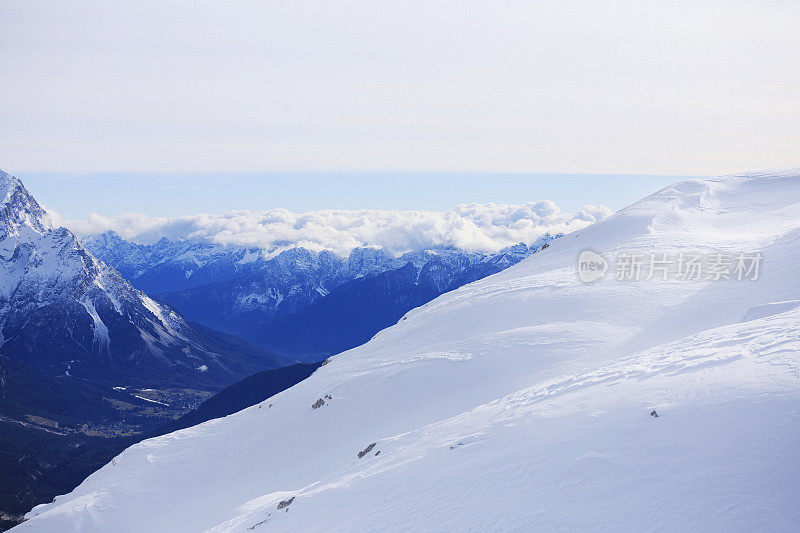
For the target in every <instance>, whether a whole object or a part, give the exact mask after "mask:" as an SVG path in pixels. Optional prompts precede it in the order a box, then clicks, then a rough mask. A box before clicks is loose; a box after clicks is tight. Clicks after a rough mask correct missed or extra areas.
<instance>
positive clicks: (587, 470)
mask: <svg viewBox="0 0 800 533" xmlns="http://www.w3.org/2000/svg"><path fill="white" fill-rule="evenodd" d="M586 249H592V250H594V251H596V252H598V253H600V254H602V255H603V256H609V255H612V254H620V253H639V252H645V253H647V252H658V253H661V252H662V251H663V252H669V253H679V252H681V251H695V252H700V253H718V252H725V253H735V252H738V251H740V250H742V251H753V250H759V251H760V252H761V254H762V255H763V258H764V261H763V265H762V269H761V272H760V275H759V277H758V279H757V280H756V281H752V280H742V281H740V280H735V279H732V280H721V281H707V280H703V281H699V282H684V281H677V280H674V279H669V280H667V281H663V280H661V279H658V278H655V279H650V280H645V279H643V280H641V281H638V282H636V281H624V282H622V281H617V280H616V279H615V278H614V277H613V276H609V277H607V278H606V279H605V280H603V281H598V282H595V283H592V284H584V283H581V282H580V281H579V280H578V277H577V274H576V260H577V258H578V255H579V254H580V253H581V252H582V251H584V250H586ZM798 261H800V172H786V173H775V174H767V173H763V174H759V175H755V174H752V175H741V176H734V177H727V178H720V179H709V180H691V181H685V182H681V183H678V184H676V185H674V186H672V187H668V188H666V189H664V190H662V191H660V192H658V193H656V194H654V195H652V196H650V197H648V198H645V199H643V200H642V201H640V202H638V203H636V204H634V205H632V206H631V207H629V208H627V209H624V210H622V211H621V212H619V213H617V214H616V215H614V216H612V217H611V218H609V219H607V220H605V221H603V222H600V223H598V224H596V225H594V226H591V227H589V228H586V229H584V230H581V231H579V232H578V233H577V234H574V235H569V236H567V237H565V238H562V239H559V240H557V241H555V242H554V243H552V244H551V246H550V247H549V248H547V249H546V250H543V251H541V252H540V253H537V254H536V255H534V256H532V257H530V258H528V259H526V260H524V261H522V262H521V263H519V264H518V265H516V266H514V267H512V268H509V269H508V270H505V271H503V272H501V273H499V274H496V275H494V276H491V277H489V278H486V279H484V280H481V281H478V282H475V283H472V284H470V285H467V286H465V287H462V288H461V289H459V290H456V291H454V292H451V293H448V294H445V295H443V296H441V297H440V298H438V299H436V300H434V301H433V302H431V303H429V304H427V305H425V306H423V307H421V308H417V309H415V310H413V311H411V312H410V313H408V314H407V315H406V316H405V317H404V318H403V319H401V320H400V321H399V322H398V324H397V325H395V326H393V327H391V328H388V329H386V330H384V331H382V332H381V333H379V334H378V335H377V336H376V337H375V338H374V339H373V340H371V341H370V342H368V343H367V344H365V345H363V346H361V347H359V348H355V349H353V350H350V351H347V352H345V353H342V354H340V355H338V356H336V357H334V358H332V359H331V360H330V362H329V363H328V364H326V365H325V366H323V367H322V368H320V369H319V370H318V371H317V372H315V374H314V375H312V376H311V377H310V378H309V379H307V380H306V381H304V382H302V383H300V384H298V385H297V386H295V387H293V388H291V389H289V390H287V391H285V392H283V393H281V394H279V395H277V396H275V397H274V398H272V399H270V400H269V401H268V402H265V403H264V404H261V405H257V406H253V407H250V408H248V409H245V410H244V411H241V412H239V413H237V414H235V415H231V416H229V417H227V418H224V419H219V420H215V421H211V422H208V423H205V424H202V425H199V426H196V427H193V428H189V429H186V430H183V431H179V432H176V433H173V434H170V435H166V436H164V437H160V438H156V439H152V440H148V441H145V442H142V443H140V444H138V445H136V446H133V447H131V448H129V449H128V450H126V451H125V452H124V453H122V454H121V455H120V456H119V457H117V458H116V459H115V460H114V461H113V462H112V463H111V464H108V465H106V466H105V467H104V468H103V469H101V470H100V471H98V472H96V473H95V474H93V475H92V476H90V477H89V478H88V479H87V480H85V481H84V483H83V484H81V485H80V486H79V487H78V488H77V489H75V491H73V492H72V493H71V494H69V495H66V496H62V497H59V498H57V500H56V501H55V502H54V503H51V504H47V505H43V506H39V507H38V508H36V509H34V510H33V511H32V512H31V513H30V514H29V518H30V520H29V521H28V522H26V523H24V524H22V525H21V526H19V530H20V531H256V532H259V531H352V530H361V531H386V530H447V531H456V530H475V531H483V530H535V529H542V530H574V529H584V530H598V529H600V530H602V529H615V530H618V529H624V530H665V529H666V530H689V529H701V530H720V531H723V530H724V531H731V530H754V529H759V530H764V529H769V530H773V531H775V530H785V531H790V530H797V529H798V528H800V509H798V507H797V505H796V502H797V501H798V500H799V499H800V483H798V481H797V480H798V479H800V426H799V425H798V422H800V420H799V419H800V414H799V411H800V308H797V307H796V306H787V305H785V302H791V301H794V300H798V299H800V276H798V274H797V272H798ZM770 304H777V305H770ZM745 317H748V320H744V318H745ZM313 406H316V408H314V407H313ZM653 411H655V412H656V413H657V414H658V415H659V416H658V417H655V416H651V412H653ZM373 444H374V446H373Z"/></svg>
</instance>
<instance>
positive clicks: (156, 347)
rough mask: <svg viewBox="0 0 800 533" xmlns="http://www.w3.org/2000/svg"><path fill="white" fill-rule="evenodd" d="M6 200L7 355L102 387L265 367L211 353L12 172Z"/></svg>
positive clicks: (0, 272) (3, 176)
mask: <svg viewBox="0 0 800 533" xmlns="http://www.w3.org/2000/svg"><path fill="white" fill-rule="evenodd" d="M0 197H2V198H3V200H2V203H1V204H0V354H2V355H4V356H6V357H10V358H15V359H18V360H20V361H22V362H24V363H25V364H27V365H30V366H34V367H38V368H40V369H41V370H43V371H45V372H46V373H48V374H61V373H65V372H67V373H70V372H71V373H72V374H73V375H77V376H82V377H86V378H90V379H100V380H101V381H105V380H111V379H112V378H113V379H123V378H125V379H127V378H131V379H134V380H136V379H140V380H143V381H144V380H147V379H150V378H151V377H152V372H153V371H154V370H155V369H156V368H159V369H161V374H162V375H161V376H159V377H157V378H156V379H161V378H163V379H164V380H165V381H166V382H169V383H174V384H177V383H185V384H191V383H195V384H197V383H205V384H210V383H213V382H214V381H215V380H220V383H218V384H216V385H215V386H219V384H221V383H225V382H226V381H230V380H231V379H233V375H246V373H248V372H249V371H250V369H258V368H259V363H256V362H253V366H252V367H250V369H248V370H247V371H244V370H241V371H239V372H238V374H237V371H236V370H235V368H238V367H239V366H240V364H241V363H240V362H233V361H232V360H230V359H227V358H226V356H223V355H222V354H221V353H218V352H215V351H214V349H210V348H209V345H206V344H205V342H204V341H202V340H201V339H200V338H199V337H198V335H197V333H196V332H195V331H194V330H193V328H192V327H190V326H189V325H188V324H187V323H186V322H185V321H184V319H183V318H182V317H181V316H180V315H178V314H177V313H175V312H174V311H173V310H172V309H170V308H169V307H168V306H165V305H163V304H160V303H157V302H155V301H154V300H152V299H151V298H149V297H148V296H147V295H145V294H144V293H142V292H140V291H138V290H136V289H134V288H133V287H131V286H130V285H129V284H128V283H127V281H125V280H124V279H123V278H122V276H120V274H119V273H118V272H117V271H116V270H115V269H113V268H111V267H109V266H107V265H106V264H105V263H103V262H101V261H98V260H97V259H95V258H94V257H93V256H92V254H91V253H89V251H88V250H86V248H85V247H84V246H83V245H82V244H81V243H80V242H79V241H78V240H77V238H76V237H75V236H74V235H73V234H72V233H71V232H70V231H69V230H67V229H65V228H53V227H52V225H51V224H50V222H49V220H48V218H47V214H46V213H45V211H44V209H42V207H41V206H40V205H39V204H38V203H37V202H36V200H35V199H34V198H33V196H31V195H30V193H29V192H28V191H27V189H26V188H25V187H24V185H23V184H22V183H21V182H20V180H19V179H17V178H15V177H13V176H11V175H9V174H7V173H5V172H2V173H0ZM265 363H266V361H265ZM245 366H248V365H245ZM266 366H267V367H268V366H269V365H268V364H267V365H266ZM273 366H274V365H273ZM206 373H207V374H206ZM201 374H206V375H201ZM229 374H230V375H231V377H228V378H226V377H225V376H227V375H229ZM157 376H158V373H157Z"/></svg>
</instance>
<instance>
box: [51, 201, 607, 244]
mask: <svg viewBox="0 0 800 533" xmlns="http://www.w3.org/2000/svg"><path fill="white" fill-rule="evenodd" d="M610 214H611V210H610V209H609V208H607V207H604V206H591V205H590V206H584V207H583V208H582V209H581V210H580V211H578V212H577V213H563V212H561V210H560V209H559V208H558V206H557V205H556V204H555V203H554V202H552V201H550V200H543V201H539V202H529V203H526V204H522V205H507V204H491V203H490V204H462V205H458V206H456V207H455V208H453V209H451V210H449V211H446V212H443V211H385V210H372V209H361V210H332V209H328V210H320V211H309V212H305V213H294V212H291V211H288V210H286V209H271V210H266V211H234V212H230V213H227V214H222V215H212V214H197V215H185V216H178V217H169V218H157V217H150V216H148V215H143V214H136V213H122V214H119V215H117V216H114V217H106V216H102V215H98V214H91V215H89V216H88V217H87V218H86V219H84V220H67V219H64V218H63V217H61V216H59V215H58V214H57V213H54V212H52V211H51V218H52V219H53V222H54V223H55V224H57V225H64V226H67V227H68V228H69V229H71V230H72V231H73V232H75V233H76V234H78V235H81V236H83V235H92V234H98V233H102V232H105V231H115V232H116V233H118V234H119V235H121V236H122V237H124V238H125V239H128V240H132V241H136V242H144V243H148V242H155V241H156V240H158V239H160V238H161V237H166V238H168V239H171V240H208V241H211V242H214V243H217V244H220V245H224V246H233V247H244V248H261V249H264V250H270V251H276V252H277V251H281V250H283V249H286V248H291V247H294V246H301V247H304V248H308V249H310V250H317V251H319V250H323V249H327V250H332V251H334V252H336V253H339V254H342V255H344V254H347V253H349V252H350V251H351V250H352V249H353V248H355V247H358V246H378V247H382V248H384V249H386V250H387V251H389V252H391V253H394V254H401V253H404V252H408V251H414V250H423V249H441V248H451V247H454V248H460V249H465V250H472V251H477V252H494V251H497V250H500V249H501V248H504V247H506V246H510V245H514V244H517V243H519V242H525V243H528V244H529V243H531V242H533V241H535V240H536V239H537V238H539V237H541V236H542V235H544V234H546V233H550V234H553V235H555V234H557V233H569V232H572V231H576V230H579V229H582V228H584V227H586V226H588V225H589V224H592V223H594V222H596V221H598V220H602V219H603V218H605V217H607V216H608V215H610Z"/></svg>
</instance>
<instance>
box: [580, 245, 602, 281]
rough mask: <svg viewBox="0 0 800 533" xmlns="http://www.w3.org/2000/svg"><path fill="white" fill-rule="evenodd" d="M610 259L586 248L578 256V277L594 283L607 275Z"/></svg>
mask: <svg viewBox="0 0 800 533" xmlns="http://www.w3.org/2000/svg"><path fill="white" fill-rule="evenodd" d="M607 271H608V261H606V260H605V258H604V257H603V256H602V255H600V254H598V253H597V252H593V251H591V250H584V251H582V252H581V255H580V256H578V279H580V280H581V281H582V282H584V283H592V282H593V281H598V280H601V279H603V278H605V277H606V272H607Z"/></svg>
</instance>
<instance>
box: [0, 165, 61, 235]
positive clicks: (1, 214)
mask: <svg viewBox="0 0 800 533" xmlns="http://www.w3.org/2000/svg"><path fill="white" fill-rule="evenodd" d="M22 226H28V227H30V228H32V229H33V230H35V231H37V232H39V233H43V232H45V231H47V230H48V229H51V228H50V223H49V221H48V218H47V212H46V211H45V210H44V209H43V208H42V206H40V205H39V202H37V201H36V199H35V198H34V197H33V196H32V195H31V193H29V192H28V189H26V188H25V185H23V184H22V181H20V179H19V178H17V177H16V176H12V175H11V174H9V173H8V172H4V171H2V170H0V236H5V235H10V234H14V233H17V232H18V230H19V228H20V227H22Z"/></svg>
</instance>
